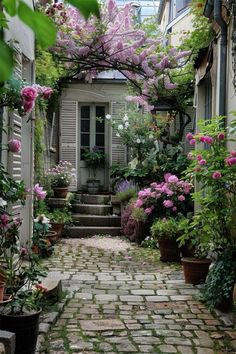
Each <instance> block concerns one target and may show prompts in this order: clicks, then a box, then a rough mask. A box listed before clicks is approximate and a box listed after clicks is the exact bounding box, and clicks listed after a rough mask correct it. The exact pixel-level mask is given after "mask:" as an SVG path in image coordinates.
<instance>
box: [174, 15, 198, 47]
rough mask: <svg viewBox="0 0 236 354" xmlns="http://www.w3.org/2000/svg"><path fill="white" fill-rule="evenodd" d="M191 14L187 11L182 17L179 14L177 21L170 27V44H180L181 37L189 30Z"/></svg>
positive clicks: (191, 26)
mask: <svg viewBox="0 0 236 354" xmlns="http://www.w3.org/2000/svg"><path fill="white" fill-rule="evenodd" d="M192 19H193V16H192V15H191V14H189V13H187V14H186V15H185V16H184V17H182V18H181V16H179V21H177V22H176V23H175V24H174V25H173V27H172V33H171V36H170V44H171V45H173V46H179V45H180V44H181V37H183V36H185V35H186V32H188V31H191V30H192V28H193V25H192Z"/></svg>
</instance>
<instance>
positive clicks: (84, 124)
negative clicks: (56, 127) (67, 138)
mask: <svg viewBox="0 0 236 354" xmlns="http://www.w3.org/2000/svg"><path fill="white" fill-rule="evenodd" d="M89 131H90V121H89V120H84V119H82V120H81V132H88V133H89Z"/></svg>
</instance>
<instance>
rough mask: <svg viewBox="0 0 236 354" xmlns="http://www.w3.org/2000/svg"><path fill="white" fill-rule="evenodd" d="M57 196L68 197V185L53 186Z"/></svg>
mask: <svg viewBox="0 0 236 354" xmlns="http://www.w3.org/2000/svg"><path fill="white" fill-rule="evenodd" d="M53 192H54V197H55V198H66V196H67V193H68V187H61V188H59V187H58V188H53Z"/></svg>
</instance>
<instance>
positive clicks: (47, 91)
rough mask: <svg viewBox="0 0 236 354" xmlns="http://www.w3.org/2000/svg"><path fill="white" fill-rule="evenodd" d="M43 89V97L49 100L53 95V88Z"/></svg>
mask: <svg viewBox="0 0 236 354" xmlns="http://www.w3.org/2000/svg"><path fill="white" fill-rule="evenodd" d="M42 90H43V98H44V99H45V100H48V99H49V98H50V97H51V95H52V93H53V90H52V89H51V87H43V88H42Z"/></svg>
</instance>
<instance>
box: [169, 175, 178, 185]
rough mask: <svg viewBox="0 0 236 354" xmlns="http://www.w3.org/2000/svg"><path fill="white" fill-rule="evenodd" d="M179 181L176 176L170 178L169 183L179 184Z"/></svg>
mask: <svg viewBox="0 0 236 354" xmlns="http://www.w3.org/2000/svg"><path fill="white" fill-rule="evenodd" d="M178 181H179V179H178V177H177V176H175V175H171V176H170V177H169V178H168V182H169V183H177V182H178Z"/></svg>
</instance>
